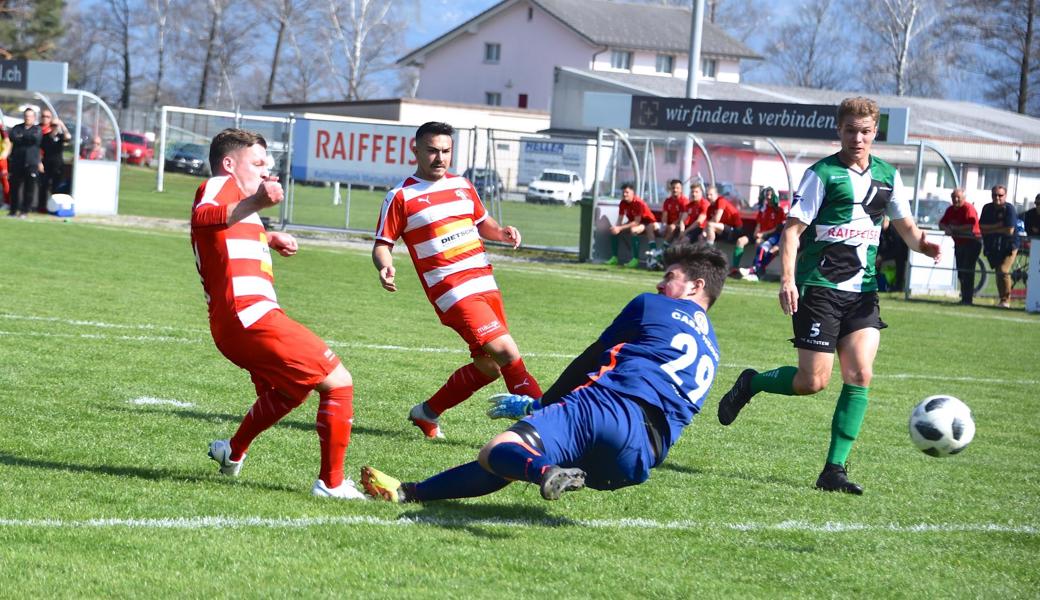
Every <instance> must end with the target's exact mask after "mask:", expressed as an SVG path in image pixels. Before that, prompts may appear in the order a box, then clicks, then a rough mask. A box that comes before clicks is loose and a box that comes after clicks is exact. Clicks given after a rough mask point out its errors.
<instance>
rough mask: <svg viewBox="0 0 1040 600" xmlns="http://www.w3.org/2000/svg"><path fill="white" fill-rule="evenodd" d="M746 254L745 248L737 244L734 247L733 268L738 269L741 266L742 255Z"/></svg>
mask: <svg viewBox="0 0 1040 600" xmlns="http://www.w3.org/2000/svg"><path fill="white" fill-rule="evenodd" d="M741 256H744V248H742V247H741V246H737V247H735V248H733V268H734V269H736V268H737V267H739V266H740V257H741Z"/></svg>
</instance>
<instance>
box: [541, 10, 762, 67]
mask: <svg viewBox="0 0 1040 600" xmlns="http://www.w3.org/2000/svg"><path fill="white" fill-rule="evenodd" d="M531 3H532V4H536V5H538V6H541V7H542V8H543V9H545V11H546V12H548V13H550V14H552V15H553V16H555V17H556V18H557V19H559V20H560V21H562V22H563V23H564V24H566V25H567V26H569V27H570V28H572V29H574V30H575V31H577V32H578V33H579V34H581V35H582V36H583V37H585V38H586V39H588V40H589V41H591V42H592V43H594V44H599V45H602V46H612V47H621V48H631V49H634V50H664V51H669V52H682V53H685V52H688V51H689V49H690V24H691V21H692V18H691V17H692V15H691V14H690V9H689V8H685V7H678V6H663V5H656V4H629V3H625V2H610V1H608V0H531ZM701 54H710V55H713V56H729V57H736V58H753V59H759V60H761V58H762V57H761V56H759V55H758V54H756V53H755V52H754V51H753V50H751V48H748V47H747V46H745V45H744V44H743V43H741V42H740V41H738V40H736V39H734V38H732V37H730V36H729V35H728V34H727V33H726V32H725V31H723V30H722V29H720V28H719V27H717V26H716V25H714V24H713V23H710V22H708V21H705V22H704V26H703V37H702V39H701Z"/></svg>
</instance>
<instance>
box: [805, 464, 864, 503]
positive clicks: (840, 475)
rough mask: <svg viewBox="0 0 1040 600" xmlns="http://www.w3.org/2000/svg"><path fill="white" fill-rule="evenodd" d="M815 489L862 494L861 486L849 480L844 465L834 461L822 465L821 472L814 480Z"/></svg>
mask: <svg viewBox="0 0 1040 600" xmlns="http://www.w3.org/2000/svg"><path fill="white" fill-rule="evenodd" d="M816 489H818V490H823V491H825V492H844V493H846V494H855V495H857V496H862V495H863V486H861V485H859V484H858V483H852V482H851V481H849V478H848V472H847V471H845V467H843V466H841V465H836V464H834V463H827V464H825V465H824V466H823V472H822V473H820V477H819V478H818V479H817V480H816Z"/></svg>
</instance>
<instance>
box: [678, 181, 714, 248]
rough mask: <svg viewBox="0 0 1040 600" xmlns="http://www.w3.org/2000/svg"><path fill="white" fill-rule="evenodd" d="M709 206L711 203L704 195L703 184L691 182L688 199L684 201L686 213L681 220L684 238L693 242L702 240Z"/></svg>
mask: <svg viewBox="0 0 1040 600" xmlns="http://www.w3.org/2000/svg"><path fill="white" fill-rule="evenodd" d="M710 208H711V203H710V202H708V199H707V198H705V197H704V186H703V185H701V184H700V183H691V184H690V200H689V202H687V203H686V215H685V217H684V219H685V220H684V221H683V224H684V225H685V228H686V239H688V240H690V241H691V242H693V243H697V242H703V241H704V230H705V229H706V227H705V225H706V224H707V222H708V210H709V209H710Z"/></svg>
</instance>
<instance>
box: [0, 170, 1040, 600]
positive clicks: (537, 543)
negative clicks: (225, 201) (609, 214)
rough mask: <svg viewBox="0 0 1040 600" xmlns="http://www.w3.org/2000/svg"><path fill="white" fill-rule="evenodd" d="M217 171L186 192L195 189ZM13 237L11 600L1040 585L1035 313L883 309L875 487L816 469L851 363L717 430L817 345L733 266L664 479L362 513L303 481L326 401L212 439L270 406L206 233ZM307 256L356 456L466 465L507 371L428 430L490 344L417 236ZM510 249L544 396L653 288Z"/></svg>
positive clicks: (1024, 591)
mask: <svg viewBox="0 0 1040 600" xmlns="http://www.w3.org/2000/svg"><path fill="white" fill-rule="evenodd" d="M128 171H129V169H128ZM173 181H174V180H173V178H172V177H171V180H170V182H169V184H170V186H171V189H173ZM197 181H198V180H196V179H192V178H184V181H183V183H182V182H178V183H177V185H178V186H181V188H183V190H187V191H186V192H185V193H186V194H187V195H188V197H190V193H191V191H192V189H194V185H197ZM188 183H192V184H194V185H188ZM183 190H182V191H183ZM186 202H187V201H186V200H185V195H184V194H176V195H175V194H165V195H162V196H158V197H156V196H155V195H151V196H150V195H149V194H148V193H147V192H146V190H135V189H131V186H128V187H127V188H126V189H125V190H124V194H123V204H122V212H131V213H136V214H149V215H152V216H165V217H174V216H176V215H177V214H179V215H183V214H184V213H185V212H186V209H185V208H184V206H185V203H186ZM0 239H2V240H4V248H5V253H4V256H3V259H2V262H0V274H2V275H0V297H2V298H3V299H4V308H3V309H0V365H2V366H0V423H2V426H0V428H2V432H3V433H2V435H0V498H2V501H0V596H3V597H10V598H25V597H38V596H47V597H49V596H63V597H141V596H148V597H171V596H176V597H200V598H207V597H371V596H374V595H376V594H382V595H393V596H395V597H402V598H408V597H459V598H501V597H507V596H516V597H582V598H618V597H632V596H636V597H663V598H679V597H682V598H686V597H709V598H715V597H732V598H747V597H784V598H788V597H829V596H860V597H867V598H877V597H884V598H891V597H897V598H898V597H905V598H919V597H925V598H931V597H947V596H953V597H987V598H992V597H1001V598H1035V597H1036V595H1037V590H1038V589H1040V575H1038V572H1040V571H1038V567H1040V496H1038V490H1040V466H1038V465H1037V461H1034V460H1033V459H1034V452H1036V451H1037V449H1038V446H1040V444H1038V442H1037V440H1038V439H1040V425H1038V424H1037V415H1038V414H1040V399H1038V396H1037V393H1036V390H1037V386H1038V384H1040V377H1038V376H1037V370H1036V360H1037V357H1040V319H1038V318H1036V317H1034V316H1031V315H1026V314H1023V313H1022V312H1019V311H1015V312H1008V311H1002V312H998V311H996V310H993V309H985V308H963V307H950V306H940V305H938V304H933V303H928V302H910V303H907V302H904V301H902V300H899V299H897V298H888V297H886V298H884V299H883V300H882V316H883V317H884V319H885V321H887V322H888V323H889V324H890V325H891V327H890V329H888V330H886V331H885V332H884V333H883V335H882V347H881V350H880V353H879V356H878V360H877V365H876V372H877V375H876V378H875V380H874V384H873V385H872V391H871V407H870V410H869V411H868V414H867V418H866V423H865V425H864V430H863V432H862V434H861V436H860V439H859V441H858V443H857V445H856V447H855V448H854V450H853V454H852V457H851V460H852V463H853V464H852V469H851V473H852V476H853V480H855V481H857V482H859V483H861V484H863V485H864V486H865V487H866V494H865V495H864V496H862V497H851V496H845V495H834V494H826V493H822V492H818V491H815V490H813V489H812V483H813V482H814V481H815V478H816V475H817V474H818V472H819V469H820V467H821V466H822V462H823V459H824V455H825V452H826V446H827V436H828V432H829V423H830V417H831V412H832V409H833V405H834V399H835V397H836V395H837V392H838V389H839V387H840V381H838V378H837V377H835V378H834V380H833V381H832V383H831V385H830V387H829V388H828V389H827V390H826V391H825V392H823V393H821V394H819V395H818V396H816V397H807V398H785V397H779V396H761V397H758V398H756V399H755V400H754V401H753V403H752V404H751V405H750V406H749V407H748V408H747V409H746V410H745V412H744V413H743V414H742V415H741V417H740V419H739V420H738V421H737V422H736V423H735V424H734V425H733V426H731V427H728V428H724V427H721V426H720V425H719V424H718V423H717V421H716V420H715V414H714V413H715V408H716V402H717V400H718V398H719V397H720V396H721V395H722V393H724V392H725V390H726V389H727V388H728V387H729V385H730V383H731V382H732V381H733V379H734V378H735V377H736V375H737V374H738V373H739V372H740V370H741V369H743V368H744V367H746V366H754V367H759V368H768V367H772V366H776V365H780V364H790V363H791V362H792V361H793V360H794V352H793V351H792V350H791V348H790V345H789V344H788V342H787V341H786V339H787V338H788V337H789V335H790V332H789V324H788V321H787V319H786V318H784V317H783V316H782V315H781V314H780V312H779V310H778V309H777V307H776V300H775V295H776V289H775V286H773V285H771V284H760V285H753V284H747V283H743V282H734V283H728V284H727V287H726V291H725V292H724V294H723V297H722V298H721V299H720V301H719V302H718V303H717V304H716V306H715V308H713V310H712V312H711V317H712V320H713V322H714V324H715V327H716V330H717V332H718V338H719V341H720V344H721V350H722V354H723V356H722V366H721V368H720V370H719V373H718V378H717V381H716V385H715V387H714V388H713V389H712V391H711V392H710V394H709V396H708V399H707V400H706V402H705V414H703V415H702V416H700V417H698V418H697V419H695V420H694V423H693V424H692V425H691V426H690V427H689V428H688V429H687V431H686V433H685V435H684V436H683V438H682V439H681V440H680V442H679V443H678V444H677V446H676V447H675V448H674V449H673V451H672V453H671V454H670V456H669V458H668V460H667V461H666V463H665V464H664V465H662V466H661V467H660V468H659V469H657V470H655V472H654V474H653V476H652V477H651V479H650V481H648V482H647V483H646V484H645V485H642V486H637V487H634V488H628V489H625V490H621V491H617V492H613V493H598V492H593V491H590V490H586V491H582V492H578V493H574V494H570V495H567V496H565V497H564V498H563V499H562V500H561V501H559V502H555V503H547V502H544V501H543V500H541V498H540V496H539V494H538V490H537V489H536V488H535V487H534V486H529V485H523V484H514V485H512V486H510V487H509V488H507V489H505V490H503V491H502V492H500V493H498V494H495V495H492V496H489V497H486V498H483V499H476V500H468V501H459V502H445V503H440V504H431V505H428V506H405V507H399V506H394V505H388V504H384V503H376V502H369V503H356V502H355V503H344V502H336V501H329V500H325V501H321V500H317V499H314V498H311V497H310V496H309V490H310V486H311V484H312V483H313V481H314V478H315V476H316V473H317V466H318V444H317V438H316V436H315V434H314V431H313V417H314V411H315V406H316V403H315V401H314V399H311V400H310V401H308V403H307V404H305V405H304V406H303V407H301V408H300V409H298V410H297V411H296V412H294V413H293V414H291V415H290V416H289V417H288V418H286V419H285V420H284V421H283V422H282V423H281V424H279V425H278V426H276V427H275V428H273V429H272V430H270V431H268V432H267V433H265V434H264V435H263V436H261V437H260V438H259V439H258V440H257V441H256V443H255V444H254V445H253V447H252V449H251V451H250V454H249V460H248V461H247V463H246V465H245V468H244V469H243V472H242V476H241V477H240V478H238V479H237V480H230V479H227V478H222V477H221V476H219V475H218V474H217V473H216V467H215V465H214V464H213V463H212V461H210V460H209V459H208V458H207V457H206V447H207V445H208V443H209V442H210V441H211V440H213V439H216V438H220V437H227V436H229V435H230V434H231V433H232V432H233V431H234V429H235V427H236V426H237V423H238V420H239V419H240V417H241V415H242V414H243V413H244V412H245V411H246V410H248V408H249V406H250V404H251V403H252V401H253V396H252V387H251V385H250V384H249V379H248V376H247V375H246V373H245V372H243V371H240V370H239V369H237V368H236V367H234V366H233V365H231V364H230V363H228V362H227V361H226V360H225V359H224V358H223V357H222V356H221V355H220V354H219V353H218V351H217V350H216V349H215V347H214V346H213V344H212V342H211V340H210V337H209V332H208V327H207V321H206V311H205V304H204V301H203V298H202V293H201V289H200V285H199V282H198V274H197V273H196V271H195V266H194V261H193V257H192V253H191V251H190V249H189V245H188V241H187V233H186V230H185V229H178V230H171V229H150V228H134V227H125V226H115V225H114V224H109V223H105V222H100V223H98V222H85V221H83V220H82V219H81V220H78V221H77V220H75V219H74V220H72V221H71V222H68V223H64V222H61V221H59V220H56V219H49V218H40V217H36V218H31V219H28V220H24V221H22V220H13V219H0ZM301 247H302V249H301V252H300V254H299V255H298V256H296V257H293V258H290V259H283V258H280V257H276V259H275V260H276V266H275V271H276V274H277V284H276V285H277V288H278V291H279V294H280V298H279V299H280V301H281V303H282V305H283V306H284V307H286V309H287V312H288V313H289V314H290V315H291V316H293V317H295V318H296V319H298V320H299V321H301V322H303V323H305V324H306V325H308V326H310V327H311V328H312V329H313V330H314V331H315V332H317V333H318V334H319V335H321V336H322V337H323V338H325V339H327V340H329V343H330V346H331V347H332V348H333V349H334V350H336V352H337V353H338V354H339V355H340V356H341V357H342V359H343V361H344V363H345V364H346V365H347V367H348V368H349V369H350V371H351V372H352V374H353V376H354V379H355V386H356V400H355V407H356V415H355V427H354V434H353V438H352V443H351V446H350V450H349V452H348V456H347V461H348V470H349V472H351V473H352V474H353V476H354V477H355V478H356V477H357V475H356V472H357V469H358V467H360V466H361V465H362V464H372V465H374V466H377V467H378V468H380V469H383V470H385V471H387V472H389V473H391V474H394V475H396V476H399V477H402V478H405V479H415V478H422V477H425V476H428V475H431V474H433V473H434V472H436V471H438V470H440V469H443V468H447V467H451V466H454V465H456V464H459V463H461V462H465V461H468V460H471V459H472V458H473V457H474V456H475V454H476V451H477V449H478V448H479V447H480V446H481V445H482V444H483V443H484V442H485V441H486V440H487V439H489V438H490V437H491V436H492V435H494V434H495V433H497V432H499V431H501V430H502V429H503V428H504V426H505V424H504V423H502V422H500V421H490V420H488V419H487V418H486V417H485V416H484V410H485V402H484V400H483V399H484V398H485V397H486V396H488V395H490V394H491V393H494V392H498V391H501V390H502V389H503V387H502V385H501V384H500V383H499V384H495V385H493V386H491V387H489V388H488V389H487V390H485V392H483V393H479V394H478V396H476V397H474V398H473V399H471V400H470V401H468V402H466V403H464V404H462V405H460V406H459V407H458V408H456V409H454V410H452V411H451V412H449V413H447V414H446V415H445V417H444V418H443V420H442V423H443V427H444V429H445V432H446V434H447V436H448V439H447V440H444V441H443V442H441V443H436V442H433V443H431V442H428V441H426V440H424V439H422V438H421V436H420V435H419V434H418V431H417V430H416V429H415V428H414V427H412V426H411V425H410V424H409V423H408V422H407V421H406V420H405V415H406V413H407V411H408V409H409V407H411V406H412V405H413V404H414V403H416V402H418V401H420V400H423V399H425V398H426V397H427V396H428V395H429V394H431V393H432V392H433V391H435V390H436V388H437V387H439V386H440V385H441V383H443V381H444V380H445V378H446V377H447V376H448V375H449V374H450V373H451V372H452V370H454V369H455V368H457V367H458V366H459V365H461V364H462V363H463V362H464V361H466V360H467V353H466V352H465V349H464V345H463V343H462V342H461V341H460V340H459V339H457V337H456V336H455V334H454V333H453V332H451V331H450V330H448V329H446V328H444V327H442V326H440V325H439V324H438V322H437V320H436V317H435V316H434V313H433V310H432V309H431V308H430V307H429V305H428V303H427V301H426V299H425V297H424V296H423V294H422V292H421V289H420V287H419V285H418V281H417V280H416V278H415V276H414V275H413V274H412V273H413V271H412V270H411V267H410V266H408V264H407V256H406V255H405V254H404V253H402V252H398V253H397V254H396V256H397V260H398V265H399V267H400V269H401V271H400V273H401V276H400V277H399V281H400V283H399V285H400V291H399V292H398V293H396V294H392V295H391V294H388V293H386V292H384V291H383V290H382V289H381V288H380V287H379V285H378V281H377V278H376V276H375V273H374V270H373V269H372V266H371V263H370V260H369V256H368V252H367V250H364V249H351V248H350V247H337V246H330V245H323V244H317V243H314V242H312V241H309V240H307V239H304V240H302V242H301ZM493 260H495V262H496V275H497V277H498V279H499V283H500V285H501V287H502V289H503V292H504V296H505V301H506V306H507V311H508V314H509V318H510V326H511V329H512V331H513V332H514V335H515V337H516V339H517V341H518V342H519V344H520V347H521V349H522V350H523V351H524V353H525V354H526V356H527V362H528V365H529V367H530V368H531V370H532V372H533V373H534V374H536V375H537V376H538V377H539V378H540V380H541V381H542V383H543V386H544V385H548V384H549V383H551V382H552V380H553V379H554V378H555V376H556V375H557V374H558V373H559V372H560V371H561V370H562V369H563V367H564V366H565V365H566V364H567V362H568V360H569V358H570V357H572V356H574V355H576V354H577V353H578V352H580V351H581V350H582V349H584V348H585V346H586V345H587V344H588V343H589V342H591V341H592V340H593V339H594V337H595V336H597V335H598V334H599V332H600V331H601V330H602V328H604V327H605V326H606V325H607V324H608V323H609V322H610V320H611V319H612V318H613V316H614V315H615V314H616V313H617V312H618V311H619V310H620V308H621V307H622V306H623V305H624V304H625V303H626V302H627V301H628V300H629V299H630V298H631V297H633V296H634V295H636V294H637V293H640V292H642V291H647V290H650V289H651V288H652V286H653V284H654V283H655V281H656V280H655V278H654V275H653V274H651V273H646V272H631V271H624V270H618V269H608V268H604V267H590V266H581V265H575V264H551V263H536V262H520V261H513V260H508V259H507V258H506V256H505V255H502V254H498V255H496V256H495V257H493ZM935 393H948V394H953V395H955V396H958V397H960V398H962V399H964V400H965V401H966V402H968V404H969V405H970V406H971V407H972V408H973V410H974V413H975V418H976V422H977V425H978V433H977V434H976V438H975V441H974V442H973V444H972V445H971V446H970V447H969V448H968V449H967V451H965V452H964V453H963V454H961V455H959V456H956V457H953V458H948V459H933V458H929V457H927V456H925V455H923V454H921V453H920V452H918V451H917V450H915V449H914V448H913V447H912V446H911V444H910V442H909V439H908V435H907V416H908V415H909V412H910V409H911V407H912V406H913V405H914V404H915V403H917V402H918V401H919V400H920V399H922V398H924V397H925V396H928V395H931V394H935ZM149 398H150V399H153V400H147V399H149ZM147 402H156V403H147Z"/></svg>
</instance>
